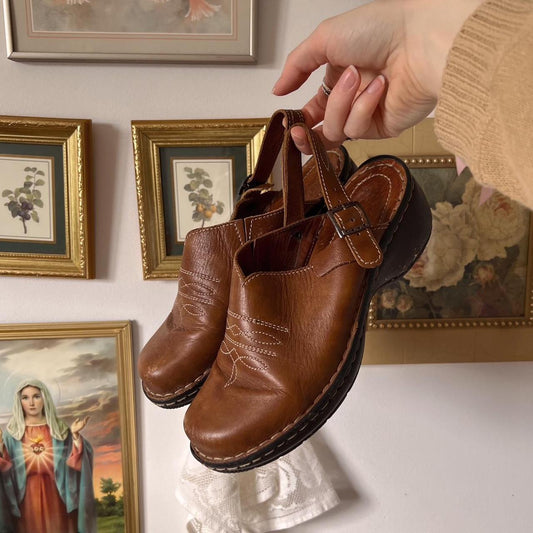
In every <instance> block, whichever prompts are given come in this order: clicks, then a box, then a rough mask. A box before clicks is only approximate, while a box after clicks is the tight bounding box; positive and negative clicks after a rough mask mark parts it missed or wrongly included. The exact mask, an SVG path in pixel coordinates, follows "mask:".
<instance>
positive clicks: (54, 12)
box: [3, 0, 256, 63]
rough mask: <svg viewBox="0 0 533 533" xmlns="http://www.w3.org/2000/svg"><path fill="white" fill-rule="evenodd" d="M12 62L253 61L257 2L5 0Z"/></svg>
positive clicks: (212, 0) (203, 0)
mask: <svg viewBox="0 0 533 533" xmlns="http://www.w3.org/2000/svg"><path fill="white" fill-rule="evenodd" d="M3 4H4V20H5V28H6V32H5V33H6V43H7V55H8V58H9V59H14V60H19V61H24V60H46V61H50V60H52V61H53V60H71V61H72V60H76V61H143V62H154V61H159V62H211V63H214V62H232V63H251V62H254V61H255V57H256V52H255V18H256V15H255V0H113V2H109V0H3Z"/></svg>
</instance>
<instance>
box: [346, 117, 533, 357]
mask: <svg viewBox="0 0 533 533" xmlns="http://www.w3.org/2000/svg"><path fill="white" fill-rule="evenodd" d="M347 148H348V151H349V152H350V155H351V156H352V158H353V159H354V160H355V161H356V163H358V164H360V163H362V162H363V161H364V160H365V159H367V158H368V157H372V156H374V155H378V154H392V155H396V156H398V157H400V158H402V159H403V160H404V162H405V163H406V164H407V165H408V166H409V167H410V169H411V171H412V172H413V175H414V177H415V179H417V181H418V182H419V183H420V184H421V185H422V187H423V188H424V187H425V188H426V191H425V192H426V196H427V197H428V200H429V202H430V206H431V207H432V212H433V217H434V225H433V226H434V228H433V237H432V239H431V240H430V243H429V244H428V247H427V249H426V252H424V256H423V257H422V259H421V260H420V262H419V263H417V264H415V267H414V268H413V269H412V271H411V273H410V274H408V275H406V277H405V278H402V279H400V280H398V281H396V282H394V283H393V284H391V285H390V286H388V287H386V288H384V289H383V291H382V292H381V293H379V292H378V294H377V295H376V298H375V299H374V300H373V302H372V304H371V307H370V311H369V320H368V328H369V331H368V333H367V342H366V350H365V363H367V364H368V363H370V364H372V363H428V362H474V361H514V360H533V353H532V351H531V349H530V346H531V343H532V341H533V328H531V327H530V326H532V325H533V282H532V279H533V239H532V235H533V223H532V221H531V214H530V212H529V211H528V210H527V209H525V208H523V207H521V206H519V205H518V204H516V203H514V202H511V201H510V200H509V199H507V198H505V197H503V196H502V195H500V194H499V193H494V194H493V196H492V197H489V198H488V200H486V201H485V200H484V199H481V200H480V187H479V186H478V185H476V184H474V182H473V180H472V179H471V175H470V174H469V171H468V170H466V171H465V172H464V173H462V174H461V176H460V177H457V172H456V169H455V159H454V158H453V156H451V155H450V154H448V153H446V152H445V151H444V150H443V149H442V148H441V147H440V146H439V145H438V143H437V141H436V138H435V136H434V133H433V120H432V119H427V120H426V121H424V122H422V123H421V124H420V125H418V126H415V127H414V128H412V129H411V130H408V131H406V132H405V133H404V134H402V135H401V136H400V137H399V138H397V139H393V140H385V141H358V142H357V143H347ZM446 183H448V184H449V186H446ZM443 184H444V185H443ZM440 195H442V197H440ZM498 210H500V211H501V213H506V214H505V215H502V218H501V219H498V215H495V214H494V213H495V212H496V211H498ZM454 217H455V218H454ZM461 217H462V219H461ZM452 222H453V223H452ZM490 224H493V225H495V228H494V229H496V228H497V229H498V231H493V230H492V229H491V226H490ZM505 228H507V229H508V230H509V231H508V236H507V237H506V236H505V235H504V233H505ZM500 230H501V232H500ZM446 232H447V233H446ZM499 232H500V233H499ZM496 235H498V236H496ZM454 239H456V240H458V243H467V244H457V246H456V245H454V244H453V243H451V241H452V240H454ZM445 245H446V246H445ZM439 246H440V247H442V246H445V247H449V250H448V248H447V251H446V254H442V253H441V254H440V255H439V257H445V261H449V264H448V269H447V270H446V269H444V267H443V269H439V268H438V267H439V265H436V264H434V263H433V261H434V260H436V259H435V258H436V257H437V255H435V254H439V252H438V250H437V248H438V247H439ZM455 246H456V247H455ZM441 252H442V250H441ZM454 253H455V254H456V256H457V257H456V256H455V255H453V254H454ZM432 257H433V259H432ZM428 272H431V275H430V274H428ZM435 273H438V275H439V276H440V277H438V276H437V277H435V275H434V274H435ZM431 276H434V277H433V278H431ZM414 286H417V288H415V289H413V287H414ZM387 291H388V292H387ZM416 291H418V293H417V292H416ZM496 293H498V294H499V295H500V296H501V299H498V300H497V302H496ZM460 294H464V299H463V303H461V304H459V303H458V302H459V296H460ZM400 297H401V301H400V300H399V298H400ZM426 302H428V303H427V305H426ZM435 302H436V303H437V304H438V305H434V304H435ZM480 330H481V331H480Z"/></svg>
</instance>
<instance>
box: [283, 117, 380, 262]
mask: <svg viewBox="0 0 533 533" xmlns="http://www.w3.org/2000/svg"><path fill="white" fill-rule="evenodd" d="M295 126H301V127H302V128H303V129H304V130H305V132H306V135H307V139H308V141H309V144H310V146H311V150H312V153H313V156H314V159H315V161H316V165H317V170H318V176H319V178H320V186H321V187H322V194H323V195H324V201H325V202H326V205H327V207H328V217H329V219H330V220H331V222H332V224H333V226H334V227H335V230H336V231H337V234H338V235H339V237H341V239H343V241H344V242H345V243H346V245H347V246H348V248H349V250H350V252H351V255H352V256H353V257H354V259H355V260H356V261H357V263H358V264H359V265H360V266H361V267H363V268H375V267H376V266H378V265H380V264H381V263H382V261H383V252H382V251H381V248H380V247H379V244H378V243H377V241H376V238H375V237H374V234H373V232H372V231H371V228H370V225H369V222H368V218H367V216H366V214H365V212H364V210H363V208H362V206H361V205H360V204H359V203H357V202H352V201H351V199H350V197H349V196H348V195H347V194H346V191H345V190H344V187H343V186H342V184H341V182H340V181H339V180H338V178H337V176H336V175H335V173H334V171H333V169H332V167H331V163H330V160H329V158H328V156H327V154H326V150H325V148H324V145H323V144H322V142H321V141H320V140H319V139H318V136H317V135H316V133H315V132H314V131H313V130H312V129H310V128H309V127H308V126H307V125H306V124H305V123H300V124H295ZM291 206H292V204H287V206H286V207H287V208H291Z"/></svg>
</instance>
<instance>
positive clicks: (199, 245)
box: [138, 111, 355, 408]
mask: <svg viewBox="0 0 533 533" xmlns="http://www.w3.org/2000/svg"><path fill="white" fill-rule="evenodd" d="M284 120H285V121H286V124H287V125H288V126H289V127H290V126H291V125H292V124H294V123H295V122H299V121H302V120H303V116H302V114H301V112H299V111H278V112H276V113H274V115H273V116H272V118H271V120H270V122H269V125H268V127H267V131H266V134H265V139H264V142H263V145H262V148H261V151H260V154H259V158H258V163H257V166H256V169H255V172H254V174H253V175H252V176H251V177H249V178H248V180H247V181H246V183H245V187H244V188H245V189H247V190H246V191H245V192H244V193H243V195H242V197H241V199H240V200H239V202H238V203H237V205H236V207H235V209H234V212H233V214H232V218H231V220H230V221H229V222H227V223H225V224H219V225H217V226H211V227H208V228H199V229H195V230H192V231H190V232H189V233H188V234H187V237H186V240H185V246H184V252H183V258H182V265H181V269H180V277H179V291H178V295H177V297H176V300H175V302H174V306H173V308H172V311H171V312H170V314H169V315H168V317H167V318H166V320H165V321H164V323H163V324H162V325H161V326H160V327H159V329H158V330H157V331H156V332H155V334H154V335H153V336H152V338H151V339H150V340H149V341H148V343H147V344H146V346H145V347H144V348H143V350H142V351H141V354H140V358H139V363H138V369H139V374H140V377H141V380H142V384H143V390H144V393H145V395H146V396H147V398H148V399H149V400H151V401H152V402H153V403H155V404H156V405H158V406H160V407H164V408H175V407H180V406H183V405H187V404H188V403H190V402H191V401H192V399H193V397H194V396H195V394H196V393H197V392H198V390H199V389H200V387H201V385H202V383H203V382H204V380H205V378H206V377H207V375H208V373H209V370H210V368H211V365H212V363H213V361H214V359H215V357H216V355H217V352H218V349H219V347H220V343H221V342H222V339H223V337H224V329H225V325H226V314H227V307H228V299H229V292H230V280H231V271H232V262H233V256H234V254H235V251H236V250H237V249H238V248H239V247H240V246H241V245H242V244H244V243H245V242H246V241H248V240H249V239H254V238H256V237H258V236H259V235H262V234H264V233H267V232H268V231H271V230H273V229H276V228H279V227H281V226H283V224H289V223H291V222H294V221H296V220H299V219H300V218H302V217H303V216H304V213H305V214H307V215H309V214H315V213H317V212H320V210H321V209H323V208H324V201H323V200H322V192H321V188H320V181H319V179H318V177H317V175H316V169H315V165H314V163H313V162H312V161H309V162H308V163H307V164H306V165H305V167H304V179H303V187H304V194H305V204H304V206H303V207H301V210H298V209H291V210H290V213H288V212H287V210H286V209H284V202H285V203H286V202H287V201H290V200H289V199H290V197H291V196H294V195H295V194H301V190H300V188H301V186H302V184H301V183H299V182H297V181H294V182H293V181H289V180H288V177H289V175H290V174H291V172H292V171H291V170H290V168H289V167H294V166H297V167H300V166H301V162H300V154H299V152H298V151H297V150H296V149H295V147H293V146H291V145H289V144H288V143H287V136H288V134H287V130H286V128H284V126H283V121H284ZM282 147H283V180H284V190H285V195H283V194H282V192H281V191H274V190H268V188H266V186H265V184H266V182H267V179H268V177H269V176H270V174H271V171H272V167H273V166H274V163H275V160H276V158H277V156H278V153H279V152H280V150H281V148H282ZM328 158H329V161H330V162H331V164H332V165H333V168H334V172H335V174H336V175H337V176H338V177H339V179H340V180H341V181H346V179H348V177H349V176H350V175H351V174H352V173H353V172H354V171H355V165H354V163H353V162H352V161H351V160H350V158H349V157H348V155H347V153H346V152H345V151H344V150H332V151H330V152H328ZM295 187H296V188H297V189H296V190H294V191H293V190H292V189H293V188H295Z"/></svg>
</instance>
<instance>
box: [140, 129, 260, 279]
mask: <svg viewBox="0 0 533 533" xmlns="http://www.w3.org/2000/svg"><path fill="white" fill-rule="evenodd" d="M267 121H268V120H267V119H219V120H165V121H149V120H136V121H132V123H131V128H132V140H133V152H134V158H135V176H136V183H137V202H138V210H139V226H140V234H141V250H142V266H143V278H144V279H158V278H159V279H160V278H164V279H175V278H177V275H178V272H179V268H180V265H181V256H179V255H170V254H169V253H168V252H167V248H166V244H165V213H164V208H163V194H162V177H161V160H160V149H161V148H163V147H183V148H188V147H210V146H213V147H220V146H222V147H245V148H246V167H247V168H246V172H247V174H250V173H251V172H252V170H253V168H254V165H255V163H256V161H257V157H258V155H259V150H260V148H261V142H262V140H263V136H264V133H265V126H266V123H267ZM242 178H243V179H244V178H245V176H242Z"/></svg>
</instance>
